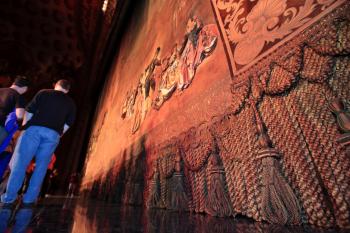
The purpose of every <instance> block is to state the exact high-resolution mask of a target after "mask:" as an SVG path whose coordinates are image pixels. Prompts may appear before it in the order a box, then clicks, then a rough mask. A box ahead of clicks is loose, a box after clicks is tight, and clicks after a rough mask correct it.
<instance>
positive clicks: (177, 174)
mask: <svg viewBox="0 0 350 233" xmlns="http://www.w3.org/2000/svg"><path fill="white" fill-rule="evenodd" d="M183 178H184V177H183V174H182V172H181V156H180V155H179V152H178V153H177V154H176V156H175V171H174V175H173V177H172V183H171V185H172V186H171V188H172V189H171V194H170V198H169V205H168V207H169V209H172V210H177V211H185V210H188V197H187V194H186V190H185V187H184V179H183Z"/></svg>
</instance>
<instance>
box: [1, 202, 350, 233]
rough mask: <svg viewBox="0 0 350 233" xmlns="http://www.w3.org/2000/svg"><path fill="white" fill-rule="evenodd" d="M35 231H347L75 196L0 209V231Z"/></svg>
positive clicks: (291, 232)
mask: <svg viewBox="0 0 350 233" xmlns="http://www.w3.org/2000/svg"><path fill="white" fill-rule="evenodd" d="M2 232H6V233H9V232H14V233H20V232H23V233H27V232H31V233H35V232H38V233H39V232H42V233H44V232H50V233H60V232H62V233H63V232H74V233H95V232H98V233H107V232H125V233H133V232H147V233H163V232H164V233H167V232H169V233H170V232H171V233H175V232H180V233H187V232H188V233H190V232H195V233H216V232H217V233H225V232H232V233H254V232H259V233H265V232H266V233H270V232H272V233H277V232H278V233H279V232H281V233H294V232H298V233H301V232H308V233H309V232H310V233H316V232H325V233H331V232H332V233H333V232H344V233H345V232H347V231H344V230H343V231H340V230H335V229H328V230H325V229H316V228H312V227H309V226H303V227H283V226H276V225H269V224H264V223H258V222H254V221H252V220H250V219H246V218H243V217H237V218H235V219H234V218H215V217H210V216H207V215H201V214H190V213H178V212H172V211H165V210H151V211H146V210H143V208H141V207H131V206H127V207H120V206H117V205H111V204H105V203H101V202H97V201H88V202H87V201H85V202H82V201H79V200H78V199H76V198H73V199H66V198H63V197H55V198H52V197H51V198H47V199H45V200H44V201H43V202H41V203H39V204H38V205H37V206H36V207H34V208H19V207H14V208H13V209H7V208H2V209H0V233H2Z"/></svg>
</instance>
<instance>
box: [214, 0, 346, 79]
mask: <svg viewBox="0 0 350 233" xmlns="http://www.w3.org/2000/svg"><path fill="white" fill-rule="evenodd" d="M212 2H213V6H214V10H215V11H216V14H217V16H218V20H219V25H220V27H221V30H222V32H223V35H224V39H225V42H226V47H227V48H228V54H229V59H230V61H231V66H232V69H233V71H234V73H235V74H236V73H238V71H240V70H242V71H243V70H245V69H246V68H249V67H250V66H251V65H253V64H254V63H256V62H257V61H258V60H261V58H263V57H265V56H266V55H267V54H269V53H270V52H271V51H273V50H275V49H276V48H277V47H279V46H280V45H281V44H282V43H284V42H285V41H287V40H290V39H291V38H292V37H294V36H295V35H297V34H298V33H299V32H301V31H302V30H304V29H305V28H307V27H308V26H310V25H311V24H312V23H314V22H315V21H316V20H318V19H319V18H321V17H323V16H324V15H325V14H327V13H328V12H330V11H331V10H332V9H334V8H335V7H336V6H339V5H340V4H342V3H344V2H345V0H303V1H288V0H259V1H256V0H229V1H227V0H212Z"/></svg>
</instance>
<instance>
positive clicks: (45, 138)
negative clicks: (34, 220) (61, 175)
mask: <svg viewBox="0 0 350 233" xmlns="http://www.w3.org/2000/svg"><path fill="white" fill-rule="evenodd" d="M69 89H70V83H69V82H68V81H67V80H63V79H62V80H59V81H58V82H57V83H56V85H55V89H54V90H41V91H39V92H38V93H37V94H36V96H35V97H34V99H33V100H32V101H31V102H30V103H29V105H28V106H27V108H26V112H25V116H24V120H23V125H24V129H25V130H24V131H23V132H22V134H21V136H20V137H19V139H18V142H17V145H16V148H15V151H14V154H13V161H12V167H11V174H10V178H9V181H8V184H7V189H6V193H4V194H3V195H2V196H1V202H2V203H3V204H12V203H14V202H15V200H16V197H17V192H18V190H19V189H20V188H21V186H22V183H23V179H24V175H25V171H26V168H27V166H28V164H29V163H30V161H31V160H32V159H33V157H35V163H36V166H35V169H34V172H33V174H32V177H31V178H30V181H29V186H28V189H27V191H26V193H25V194H24V195H23V199H22V201H23V204H25V205H26V204H33V203H34V202H35V201H36V199H37V197H38V195H39V192H40V188H41V184H42V182H43V179H44V177H45V174H46V171H47V167H48V165H49V163H50V161H51V156H52V154H53V152H54V151H55V149H56V147H57V145H58V143H59V140H60V136H61V135H63V134H64V133H65V132H66V131H67V130H68V128H69V127H70V126H71V125H72V124H73V122H74V119H75V114H76V106H75V104H74V102H73V100H72V99H71V98H70V97H69V96H68V95H67V93H68V92H69Z"/></svg>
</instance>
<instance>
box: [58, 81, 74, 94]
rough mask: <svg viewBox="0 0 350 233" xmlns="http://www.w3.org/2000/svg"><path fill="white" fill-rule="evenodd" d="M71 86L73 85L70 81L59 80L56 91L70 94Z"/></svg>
mask: <svg viewBox="0 0 350 233" xmlns="http://www.w3.org/2000/svg"><path fill="white" fill-rule="evenodd" d="M70 86H71V84H70V82H69V81H68V80H65V79H61V80H58V81H57V83H56V84H55V90H56V91H62V92H64V93H68V92H69V90H70Z"/></svg>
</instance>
